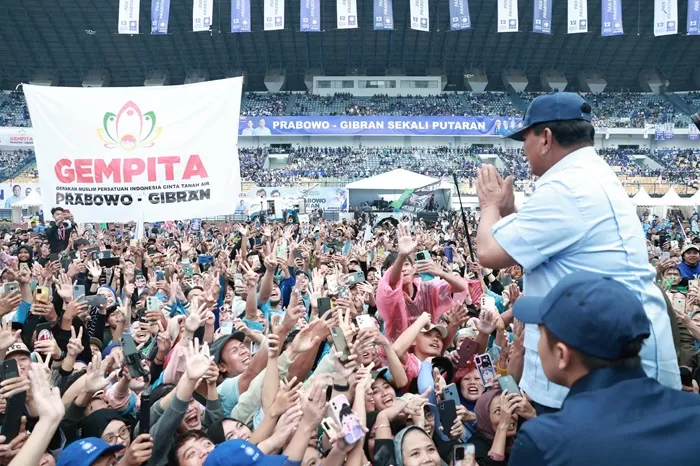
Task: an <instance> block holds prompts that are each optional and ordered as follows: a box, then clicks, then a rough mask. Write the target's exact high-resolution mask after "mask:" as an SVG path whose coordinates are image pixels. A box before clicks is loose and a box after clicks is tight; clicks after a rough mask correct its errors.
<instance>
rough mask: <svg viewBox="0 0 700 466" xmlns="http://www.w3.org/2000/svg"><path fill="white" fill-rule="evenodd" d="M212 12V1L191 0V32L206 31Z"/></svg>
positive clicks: (209, 24)
mask: <svg viewBox="0 0 700 466" xmlns="http://www.w3.org/2000/svg"><path fill="white" fill-rule="evenodd" d="M213 11H214V0H192V30H193V31H194V32H201V31H208V30H209V27H210V26H211V18H212V14H213Z"/></svg>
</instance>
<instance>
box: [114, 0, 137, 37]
mask: <svg viewBox="0 0 700 466" xmlns="http://www.w3.org/2000/svg"><path fill="white" fill-rule="evenodd" d="M140 7H141V0H119V27H118V30H117V32H118V33H119V34H138V33H139V8H140Z"/></svg>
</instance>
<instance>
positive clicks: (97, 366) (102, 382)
mask: <svg viewBox="0 0 700 466" xmlns="http://www.w3.org/2000/svg"><path fill="white" fill-rule="evenodd" d="M116 380H117V373H116V372H112V373H111V374H110V375H109V377H105V376H104V366H103V364H102V355H100V353H96V354H95V355H94V356H93V357H92V362H91V363H90V364H88V367H87V373H86V374H85V388H84V389H83V390H84V391H85V392H86V393H89V394H93V393H97V392H99V391H100V390H104V389H105V387H107V386H108V385H110V384H111V383H113V382H115V381H116Z"/></svg>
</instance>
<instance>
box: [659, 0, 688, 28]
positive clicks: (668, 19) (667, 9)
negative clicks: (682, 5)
mask: <svg viewBox="0 0 700 466" xmlns="http://www.w3.org/2000/svg"><path fill="white" fill-rule="evenodd" d="M689 1H693V0H689ZM671 34H678V0H654V35H655V36H668V35H671Z"/></svg>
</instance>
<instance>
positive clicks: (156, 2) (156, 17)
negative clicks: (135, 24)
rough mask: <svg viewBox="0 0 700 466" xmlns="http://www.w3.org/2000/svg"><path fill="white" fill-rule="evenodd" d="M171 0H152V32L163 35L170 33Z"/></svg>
mask: <svg viewBox="0 0 700 466" xmlns="http://www.w3.org/2000/svg"><path fill="white" fill-rule="evenodd" d="M169 18H170V0H152V1H151V34H154V35H157V36H162V35H165V34H167V33H168V21H169Z"/></svg>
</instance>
